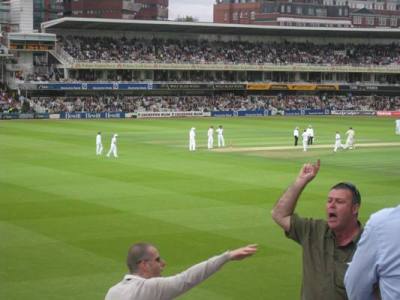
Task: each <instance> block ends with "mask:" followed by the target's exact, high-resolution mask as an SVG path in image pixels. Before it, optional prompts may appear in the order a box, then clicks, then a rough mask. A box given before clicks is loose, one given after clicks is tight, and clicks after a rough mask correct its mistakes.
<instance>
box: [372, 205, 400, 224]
mask: <svg viewBox="0 0 400 300" xmlns="http://www.w3.org/2000/svg"><path fill="white" fill-rule="evenodd" d="M392 214H396V215H397V216H399V215H400V206H397V207H395V208H384V209H381V210H379V211H377V212H376V213H373V214H372V215H371V217H370V218H369V220H368V224H369V225H370V226H373V225H378V224H382V223H386V222H387V221H390V220H392V219H393V217H394V218H396V217H395V216H392Z"/></svg>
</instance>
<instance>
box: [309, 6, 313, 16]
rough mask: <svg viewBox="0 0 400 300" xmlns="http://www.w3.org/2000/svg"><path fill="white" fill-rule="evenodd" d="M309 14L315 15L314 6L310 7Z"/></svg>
mask: <svg viewBox="0 0 400 300" xmlns="http://www.w3.org/2000/svg"><path fill="white" fill-rule="evenodd" d="M308 15H309V16H313V15H314V8H312V7H309V8H308Z"/></svg>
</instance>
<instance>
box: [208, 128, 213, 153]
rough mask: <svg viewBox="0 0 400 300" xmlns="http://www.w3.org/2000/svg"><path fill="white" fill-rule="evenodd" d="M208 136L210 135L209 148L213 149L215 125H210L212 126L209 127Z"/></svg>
mask: <svg viewBox="0 0 400 300" xmlns="http://www.w3.org/2000/svg"><path fill="white" fill-rule="evenodd" d="M207 136H208V143H207V148H208V149H212V148H213V147H214V127H213V126H210V128H208V131H207Z"/></svg>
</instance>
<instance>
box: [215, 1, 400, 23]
mask: <svg viewBox="0 0 400 300" xmlns="http://www.w3.org/2000/svg"><path fill="white" fill-rule="evenodd" d="M214 22H215V23H236V24H257V25H282V26H306V27H399V26H400V5H399V4H397V2H396V0H278V1H269V0H217V2H216V4H215V5H214Z"/></svg>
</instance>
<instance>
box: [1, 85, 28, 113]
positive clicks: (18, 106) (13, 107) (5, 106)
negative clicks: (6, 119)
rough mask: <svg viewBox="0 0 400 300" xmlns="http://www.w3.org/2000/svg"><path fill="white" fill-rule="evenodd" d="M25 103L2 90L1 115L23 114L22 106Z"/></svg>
mask: <svg viewBox="0 0 400 300" xmlns="http://www.w3.org/2000/svg"><path fill="white" fill-rule="evenodd" d="M23 103H24V102H23V101H22V102H21V101H19V100H17V99H15V98H14V97H12V96H11V95H9V94H8V93H7V92H6V91H4V90H1V89H0V113H2V112H7V113H12V112H21V111H22V110H23V109H22V104H23Z"/></svg>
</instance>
